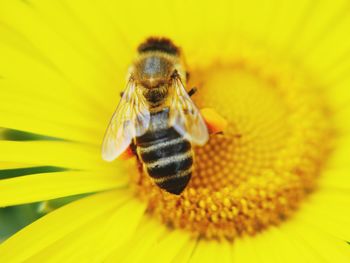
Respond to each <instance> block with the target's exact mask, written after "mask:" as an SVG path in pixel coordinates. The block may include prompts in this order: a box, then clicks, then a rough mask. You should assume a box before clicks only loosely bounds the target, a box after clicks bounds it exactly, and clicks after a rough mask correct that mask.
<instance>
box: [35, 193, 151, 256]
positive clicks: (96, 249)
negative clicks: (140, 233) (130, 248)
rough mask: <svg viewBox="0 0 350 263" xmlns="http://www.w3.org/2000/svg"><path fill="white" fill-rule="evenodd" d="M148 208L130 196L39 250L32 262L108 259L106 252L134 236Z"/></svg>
mask: <svg viewBox="0 0 350 263" xmlns="http://www.w3.org/2000/svg"><path fill="white" fill-rule="evenodd" d="M113 202H114V200H113ZM117 203H120V201H117ZM144 210H145V206H144V205H143V204H141V203H140V202H138V201H137V200H133V199H132V200H128V201H127V202H126V203H125V204H122V205H121V206H119V207H117V208H115V211H107V212H106V213H104V214H102V215H101V216H99V217H98V218H95V219H94V220H92V221H91V222H89V223H88V224H84V225H83V226H82V227H79V228H77V229H76V230H75V231H73V232H71V233H70V234H69V235H66V236H65V237H63V238H61V239H59V240H57V241H56V242H55V243H53V244H52V245H50V246H49V247H47V248H44V249H43V250H42V251H38V253H37V254H36V255H34V256H33V257H31V258H30V259H29V260H28V262H79V261H81V260H82V259H86V260H87V259H88V261H89V262H105V256H106V254H108V253H109V252H110V251H111V250H112V249H113V248H115V246H116V245H120V244H123V243H124V242H125V240H126V239H128V238H130V236H131V234H132V233H133V232H134V231H135V228H136V225H137V224H139V222H140V221H141V218H142V216H143V214H144ZM126 220H127V222H125V221H126ZM124 222H125V223H124Z"/></svg>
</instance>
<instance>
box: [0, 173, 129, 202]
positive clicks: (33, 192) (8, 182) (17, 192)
mask: <svg viewBox="0 0 350 263" xmlns="http://www.w3.org/2000/svg"><path fill="white" fill-rule="evenodd" d="M127 181H128V179H127V175H123V176H121V175H119V176H116V174H115V173H106V172H101V173H97V172H94V173H91V172H79V171H67V172H54V173H43V174H34V175H26V176H21V177H16V178H11V179H4V180H0V207H3V206H9V205H16V204H24V203H31V202H36V201H42V200H49V199H54V198H58V197H63V196H69V195H76V194H82V193H89V192H95V191H101V190H106V189H111V188H116V187H122V186H125V185H126V184H127Z"/></svg>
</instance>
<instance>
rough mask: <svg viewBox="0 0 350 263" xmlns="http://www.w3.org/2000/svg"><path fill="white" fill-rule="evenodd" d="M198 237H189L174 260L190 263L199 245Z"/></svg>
mask: <svg viewBox="0 0 350 263" xmlns="http://www.w3.org/2000/svg"><path fill="white" fill-rule="evenodd" d="M198 242H199V240H198V239H189V240H188V241H187V242H186V243H185V244H184V245H183V246H182V248H181V249H180V250H179V252H178V253H177V255H176V256H175V258H174V260H173V261H172V262H179V263H188V262H191V261H190V260H191V258H192V255H193V253H194V251H195V249H196V247H197V245H198Z"/></svg>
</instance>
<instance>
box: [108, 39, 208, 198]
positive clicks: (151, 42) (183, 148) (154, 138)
mask: <svg viewBox="0 0 350 263" xmlns="http://www.w3.org/2000/svg"><path fill="white" fill-rule="evenodd" d="M186 81H187V73H186V70H185V66H184V63H183V59H182V56H181V54H180V50H179V48H178V47H177V46H175V45H174V44H173V43H172V42H171V41H170V40H169V39H165V38H149V39H147V40H146V41H145V42H144V43H142V44H141V45H139V47H138V56H137V58H136V59H135V61H134V63H133V64H132V65H131V66H130V68H129V73H128V77H127V85H126V88H125V90H124V92H122V94H121V100H120V102H119V104H118V106H117V108H116V110H115V112H114V114H113V116H112V119H111V121H110V123H109V126H108V128H107V131H106V134H105V137H104V141H103V145H102V157H103V159H104V160H106V161H112V160H114V159H115V158H117V157H118V156H119V155H121V154H122V153H123V152H124V151H125V150H126V149H127V148H128V147H129V145H133V146H134V148H135V154H136V155H137V157H138V159H139V161H140V162H141V163H142V164H143V168H144V170H145V171H146V172H147V174H148V175H149V176H150V177H151V178H152V180H153V182H154V183H155V184H156V185H157V186H159V187H160V188H162V189H163V190H165V191H167V192H169V193H172V194H175V195H179V194H181V193H182V192H183V190H184V189H185V188H186V186H187V184H188V183H189V181H190V179H191V175H192V170H193V158H194V156H193V150H192V145H204V144H205V143H206V142H207V141H208V138H209V133H208V130H207V126H206V124H205V122H204V120H203V118H202V116H201V114H200V112H199V110H198V109H197V107H196V106H195V105H194V103H193V101H192V100H191V98H190V95H191V94H189V93H188V92H187V91H186V88H185V83H186Z"/></svg>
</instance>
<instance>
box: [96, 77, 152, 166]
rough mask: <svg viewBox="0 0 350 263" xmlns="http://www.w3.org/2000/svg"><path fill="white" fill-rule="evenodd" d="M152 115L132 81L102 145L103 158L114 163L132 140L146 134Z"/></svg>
mask: <svg viewBox="0 0 350 263" xmlns="http://www.w3.org/2000/svg"><path fill="white" fill-rule="evenodd" d="M149 120H150V113H149V111H148V107H147V105H146V102H145V99H144V97H143V96H142V94H141V92H140V91H139V89H137V88H136V85H135V83H134V82H133V81H132V80H130V81H129V83H128V85H127V87H126V89H125V91H124V94H123V96H122V98H121V100H120V102H119V104H118V106H117V109H116V110H115V112H114V114H113V116H112V119H111V121H110V123H109V126H108V128H107V131H106V134H105V137H104V139H103V144H102V158H103V159H104V160H106V161H113V160H114V159H115V158H117V157H118V156H119V155H120V154H121V153H123V152H124V151H125V150H126V149H127V148H128V147H129V145H130V143H131V140H132V139H133V138H134V137H136V136H140V135H142V134H144V133H145V132H146V130H147V128H148V125H149Z"/></svg>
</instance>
